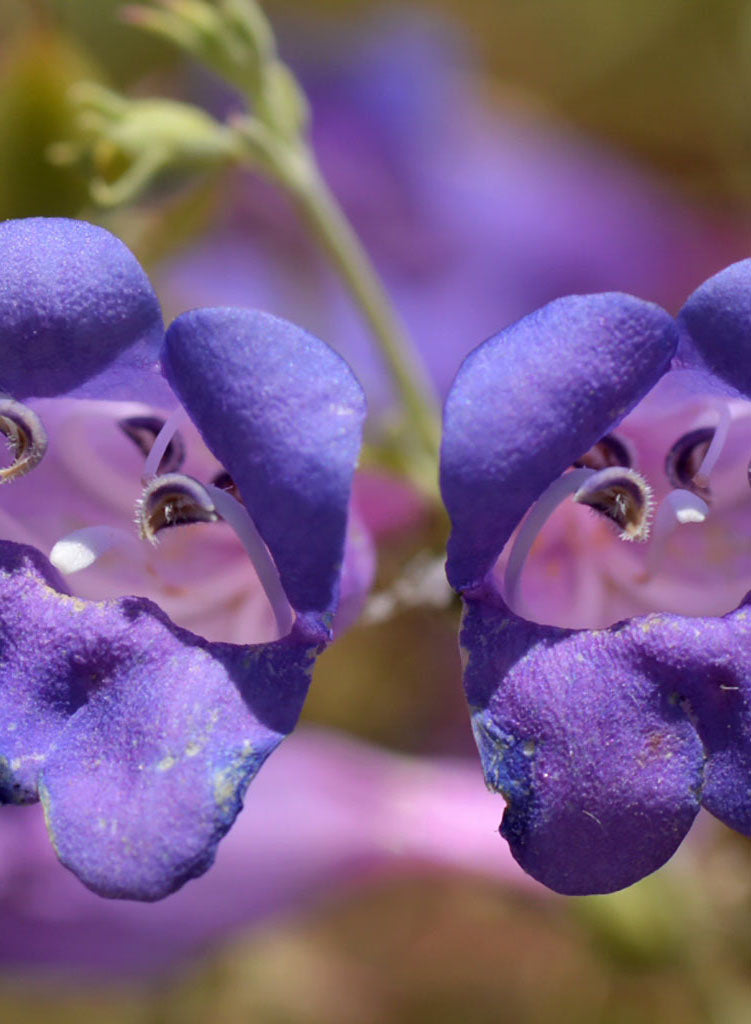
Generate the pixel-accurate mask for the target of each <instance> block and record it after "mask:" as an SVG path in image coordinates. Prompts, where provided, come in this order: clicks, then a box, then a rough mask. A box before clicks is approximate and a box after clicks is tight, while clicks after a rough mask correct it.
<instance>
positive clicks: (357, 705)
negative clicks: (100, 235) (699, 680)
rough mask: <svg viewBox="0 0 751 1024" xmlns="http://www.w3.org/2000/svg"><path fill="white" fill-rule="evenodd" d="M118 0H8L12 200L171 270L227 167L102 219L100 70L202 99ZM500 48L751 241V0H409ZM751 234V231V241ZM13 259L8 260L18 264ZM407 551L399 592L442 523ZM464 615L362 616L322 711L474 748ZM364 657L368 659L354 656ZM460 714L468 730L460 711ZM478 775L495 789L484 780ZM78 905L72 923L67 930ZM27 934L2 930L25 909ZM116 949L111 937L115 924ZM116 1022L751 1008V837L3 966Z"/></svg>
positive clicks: (10, 210) (370, 730) (539, 91)
mask: <svg viewBox="0 0 751 1024" xmlns="http://www.w3.org/2000/svg"><path fill="white" fill-rule="evenodd" d="M118 6H119V5H118V4H117V3H116V2H115V0H48V2H44V0H4V3H3V6H2V10H1V11H0V46H1V47H2V49H1V51H0V154H2V159H1V160H0V217H1V218H6V217H19V216H29V215H39V214H45V215H84V216H87V217H90V218H91V219H98V220H100V221H102V222H104V223H107V224H110V225H112V226H114V227H115V228H116V229H117V230H119V231H120V233H122V234H123V235H124V236H125V237H126V238H127V240H128V241H129V242H130V243H131V244H133V245H134V247H135V248H136V251H137V252H138V254H139V255H140V256H141V257H142V258H143V259H144V260H145V261H146V262H147V264H149V265H150V266H154V265H158V263H159V260H160V259H161V258H163V257H164V256H165V255H166V254H168V253H171V252H174V251H175V250H180V249H181V248H183V247H185V246H186V245H188V244H189V243H190V241H191V239H193V238H195V237H198V236H200V234H201V233H202V232H205V231H207V230H209V229H210V227H211V219H212V216H213V211H214V209H215V207H216V204H217V203H218V201H219V197H218V195H217V190H221V183H220V182H215V181H212V180H208V181H202V182H200V183H199V184H198V185H196V186H190V187H188V190H187V192H179V193H178V194H177V198H174V197H172V196H167V197H165V200H164V203H163V205H161V206H160V205H158V204H157V207H156V209H158V211H159V214H158V216H154V212H153V211H154V207H152V209H151V215H150V216H149V217H147V218H144V216H143V215H142V214H141V213H139V212H138V211H125V212H120V213H116V214H107V215H103V214H102V213H101V212H100V211H97V210H96V209H95V208H94V207H93V206H92V205H91V203H90V202H89V200H88V198H87V192H86V186H85V182H84V181H83V179H82V178H81V176H80V174H79V173H78V172H77V170H76V169H74V168H61V167H55V166H53V165H52V164H51V163H50V162H49V161H48V159H47V155H46V154H47V149H48V146H49V145H50V144H51V143H54V142H57V141H59V140H61V139H65V138H68V137H70V136H71V134H72V133H74V125H73V119H72V112H71V109H70V107H69V105H68V101H67V98H66V93H67V90H68V88H69V87H70V85H72V84H73V83H75V82H76V81H79V80H80V79H81V78H89V79H95V80H99V81H101V82H103V83H105V84H107V85H109V86H114V87H117V88H120V89H123V90H126V91H131V92H134V93H137V94H139V95H148V94H149V93H151V92H167V93H171V94H173V95H179V94H180V88H181V83H183V82H184V75H185V68H184V63H183V62H182V58H181V57H180V56H179V55H178V54H176V53H175V52H174V51H173V50H172V49H170V48H169V47H168V46H166V45H162V44H161V43H159V42H157V41H154V40H152V39H150V38H148V37H146V36H144V35H143V34H141V33H139V32H138V31H136V30H135V29H133V28H131V27H128V26H125V25H123V24H122V23H121V22H119V21H118V19H117V9H118ZM264 6H265V9H266V10H267V12H268V13H269V15H270V17H271V19H272V21H273V22H274V24H275V26H276V27H277V28H278V30H279V34H280V38H281V40H282V49H283V48H284V40H285V39H287V38H289V39H290V40H293V39H294V38H295V37H296V34H297V35H299V34H300V33H303V34H304V32H305V26H306V25H309V24H310V22H311V20H313V21H316V22H317V23H318V24H319V27H320V25H321V24H324V25H330V26H331V35H332V37H334V36H336V37H337V38H338V37H339V34H340V33H341V32H342V29H343V28H347V29H348V30H349V29H351V31H352V32H353V33H358V32H359V33H367V32H368V31H369V29H370V26H371V24H372V17H373V14H374V12H376V13H379V14H382V13H383V12H384V10H385V9H386V5H384V3H383V2H382V0H373V2H366V0H315V2H312V0H305V2H302V0H298V2H295V0H275V2H268V3H267V4H265V5H264ZM411 9H414V11H415V12H420V13H421V14H422V15H423V16H424V17H425V18H427V20H428V22H430V21H434V22H440V23H441V24H443V25H447V26H448V31H449V33H453V34H455V35H456V36H457V37H459V38H463V39H465V40H466V44H465V45H466V46H467V48H468V52H470V53H473V54H475V57H474V58H473V60H472V61H471V62H470V64H469V66H468V67H465V70H464V73H466V74H469V75H471V76H472V77H473V78H474V79H476V82H475V84H476V87H477V88H478V89H479V91H480V93H481V95H482V96H483V97H484V98H485V100H486V102H487V103H488V104H489V105H490V106H491V107H494V106H495V107H498V108H500V107H501V106H503V107H504V108H507V107H508V106H509V105H511V106H512V107H517V108H522V109H528V110H533V111H535V112H536V114H538V115H539V116H541V117H543V118H549V119H551V122H552V123H555V124H566V125H569V126H571V127H573V128H574V129H576V130H578V131H580V132H582V133H583V134H584V135H585V136H587V137H589V138H592V139H594V140H597V141H599V142H602V143H603V144H606V145H607V146H609V147H612V151H613V153H614V154H615V155H616V157H617V158H619V159H624V160H629V161H633V162H636V163H637V164H638V165H639V166H640V167H641V168H642V169H643V171H644V172H645V173H646V174H648V175H652V176H654V178H655V180H656V181H657V182H659V183H660V185H661V186H664V187H667V189H668V190H669V191H670V193H672V194H673V195H674V196H675V197H676V198H677V199H679V200H680V201H682V202H685V203H686V204H688V205H689V206H690V208H691V209H692V210H694V211H697V212H699V213H700V214H701V215H702V216H707V217H711V218H716V219H717V223H720V224H732V225H733V228H734V230H735V231H736V240H737V237H738V235H737V232H739V231H740V232H744V231H745V229H746V225H747V224H748V223H749V213H750V212H751V3H749V2H745V0H713V2H711V3H707V2H704V0H660V2H659V3H654V2H653V0H524V2H519V0H430V2H428V0H424V2H422V3H417V2H416V0H413V2H411V3H407V2H405V0H402V2H401V3H399V4H398V5H396V6H395V7H393V11H394V12H396V13H397V14H399V16H402V17H403V16H404V15H405V12H406V13H408V12H409V11H410V10H411ZM748 237H749V239H750V240H751V234H749V235H748ZM0 272H1V271H0ZM427 529H429V525H428V526H426V524H425V522H421V523H419V524H418V525H417V526H416V527H414V529H413V532H410V530H402V531H401V532H399V533H398V534H397V535H395V536H391V537H386V538H385V539H384V541H383V544H382V550H381V565H380V570H379V585H381V586H386V585H388V583H389V581H390V580H393V578H394V577H395V575H396V574H397V572H398V567H399V566H400V565H403V564H404V561H405V560H406V559H407V558H409V557H410V555H411V554H414V552H415V550H417V549H418V548H419V546H420V543H421V542H422V539H424V536H425V532H426V530H427ZM455 625H456V617H455V614H454V612H453V610H450V611H435V610H425V609H418V610H414V611H410V612H407V613H405V614H403V615H400V616H397V617H396V618H394V619H392V620H390V621H389V622H387V623H384V624H383V625H379V626H376V627H369V628H366V627H359V628H355V629H354V630H352V631H351V632H350V633H349V634H348V635H347V636H345V637H344V638H343V639H342V640H341V641H340V643H339V644H338V645H336V646H335V647H334V648H333V649H332V650H331V651H330V653H329V654H327V656H326V658H324V660H323V663H322V665H321V669H320V671H319V673H318V676H317V683H316V687H315V689H314V692H313V694H312V695H311V701H310V705H309V707H308V709H307V711H306V714H307V716H308V717H309V718H310V719H313V720H316V721H318V722H322V723H326V724H329V725H335V726H339V727H342V728H346V729H348V730H349V731H351V732H354V733H356V734H358V735H361V736H364V737H366V738H368V739H371V740H376V741H378V742H380V743H382V744H384V745H387V746H390V747H394V748H397V749H409V748H410V747H412V748H414V747H415V743H414V740H413V737H414V735H415V731H416V730H418V729H419V732H420V735H421V736H422V738H423V739H422V742H421V744H417V747H418V748H420V747H422V749H428V750H430V749H441V748H442V742H440V741H439V740H438V739H437V737H444V736H450V735H452V730H454V729H455V728H456V729H458V730H459V732H460V738H459V739H458V740H457V741H456V742H457V744H458V746H459V747H460V748H461V749H469V747H468V743H469V741H468V736H467V735H465V732H466V729H465V726H464V724H463V723H464V719H463V706H462V697H461V693H460V689H459V685H458V669H457V661H456V655H455ZM354 665H358V666H359V668H358V669H357V670H354V669H353V666H354ZM457 722H461V723H462V724H461V726H460V727H459V726H456V727H455V724H454V723H457ZM478 785H481V781H480V777H479V771H478ZM54 926H55V925H54V921H50V923H49V927H50V928H54ZM0 927H2V922H0ZM103 941H106V936H104V937H103ZM104 1019H106V1020H108V1021H110V1022H111V1024H120V1022H123V1024H126V1022H127V1024H131V1022H133V1024H136V1022H137V1024H173V1022H174V1024H178V1022H186V1024H194V1022H195V1024H198V1022H204V1021H206V1022H208V1021H211V1022H216V1024H234V1022H241V1021H258V1022H264V1024H265V1022H269V1024H286V1022H290V1024H293V1022H294V1024H298V1022H300V1024H340V1022H341V1024H350V1022H351V1024H380V1022H386V1021H388V1022H392V1021H393V1022H405V1024H406V1022H412V1021H416V1022H438V1024H443V1022H453V1021H457V1022H458V1021H462V1022H465V1021H466V1022H472V1024H474V1022H478V1024H479V1022H486V1021H487V1022H491V1021H530V1022H545V1021H551V1022H552V1021H556V1022H558V1024H565V1022H572V1024H574V1022H586V1024H588V1022H601V1024H628V1022H637V1021H638V1022H641V1021H645V1020H659V1021H665V1022H668V1024H669V1022H673V1021H675V1022H678V1021H680V1022H687V1024H692V1022H716V1024H733V1022H736V1021H737V1022H739V1024H740V1022H743V1021H748V1020H751V848H750V844H749V843H748V842H747V841H746V840H744V839H742V838H741V837H739V836H736V835H732V834H730V833H729V832H726V831H724V830H719V829H715V828H714V827H713V826H712V825H710V824H706V825H705V827H704V828H703V829H701V830H700V835H699V838H698V839H696V840H695V841H694V843H693V844H692V845H691V847H690V849H689V850H687V851H684V852H682V853H681V854H680V855H679V857H678V858H677V859H676V862H675V863H674V864H672V865H671V866H670V867H669V868H668V869H666V870H664V871H662V872H660V873H659V874H658V875H657V876H656V877H654V878H651V879H647V880H646V881H645V882H643V883H641V884H640V885H638V886H635V887H634V888H633V889H632V890H629V891H628V892H626V893H623V894H618V895H616V896H612V897H598V898H590V899H575V900H563V899H558V898H553V897H551V898H550V899H549V900H546V899H544V898H540V897H538V896H530V895H526V894H524V893H519V892H512V891H509V890H506V889H504V888H503V887H502V886H501V885H494V884H492V883H490V882H488V881H486V880H479V879H477V878H472V877H464V876H461V875H458V874H451V873H448V872H444V873H441V872H438V871H435V870H433V871H430V872H421V873H419V874H418V873H415V872H413V873H411V874H405V875H404V877H397V878H394V879H392V880H383V879H381V880H380V881H378V882H377V883H374V884H372V885H367V884H364V885H363V886H362V887H359V888H355V889H354V890H353V889H349V890H348V891H346V892H341V893H335V894H334V895H333V896H331V897H330V898H326V897H325V894H322V895H321V896H320V898H319V899H318V900H317V901H316V904H315V905H314V906H313V907H307V908H305V909H303V910H301V911H300V912H299V913H298V914H287V915H286V916H285V917H284V918H283V919H281V920H275V921H270V922H267V923H263V924H262V925H260V926H258V927H256V928H255V929H253V930H252V931H250V932H249V933H248V935H247V936H246V937H243V938H242V939H240V940H236V939H232V940H228V942H227V944H226V947H222V948H217V949H216V950H214V951H212V953H211V955H210V956H208V957H206V958H205V959H203V960H201V961H199V962H195V963H191V964H189V965H186V966H185V967H183V968H181V969H179V970H178V971H176V972H174V973H171V974H170V975H169V976H168V977H163V978H158V979H149V980H148V981H144V982H138V981H135V982H133V983H132V984H128V985H125V984H123V983H108V982H106V981H103V980H102V979H96V980H94V979H93V980H92V981H91V983H87V984H84V983H82V982H81V981H80V979H79V980H76V981H75V982H72V981H71V980H70V979H66V978H65V977H60V976H58V975H56V974H55V973H54V972H49V971H45V972H40V971H39V970H36V969H35V967H34V964H33V963H30V964H29V965H28V967H26V968H23V969H19V968H17V967H16V968H13V969H12V970H11V969H10V968H5V969H3V968H2V965H0V1020H2V1021H8V1022H26V1021H29V1022H35V1021H39V1022H42V1021H45V1022H46V1021H50V1020H54V1021H59V1022H68V1021H70V1022H74V1021H76V1022H80V1021H89V1020H92V1021H98V1020H104Z"/></svg>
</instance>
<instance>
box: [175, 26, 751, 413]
mask: <svg viewBox="0 0 751 1024" xmlns="http://www.w3.org/2000/svg"><path fill="white" fill-rule="evenodd" d="M300 36H302V37H303V38H300V39H298V38H297V37H296V36H295V35H293V34H292V33H290V38H289V39H288V40H287V41H286V42H285V51H286V52H287V53H288V54H289V57H290V60H291V63H292V64H293V66H294V67H295V69H296V71H297V72H298V73H299V74H300V76H301V78H302V80H303V82H304V83H305V86H306V90H307V91H308V93H309V96H310V99H311V103H312V109H313V138H314V143H315V147H316V152H317V154H318V157H319V159H320V162H321V165H322V167H323V170H324V172H325V175H326V177H327V179H328V181H329V182H330V184H331V185H332V188H333V190H334V192H335V194H336V195H337V197H338V198H339V199H340V201H341V202H342V205H343V206H344V208H345V210H346V211H347V213H348V215H349V216H350V218H351V220H352V222H353V224H354V225H355V227H356V228H357V230H358V232H359V234H360V236H361V237H362V239H363V241H364V243H365V245H366V248H367V249H368V251H369V252H370V253H371V255H372V256H373V258H374V260H375V263H376V265H377V266H378V268H379V270H380V272H381V274H382V275H383V277H384V280H385V282H386V284H387V286H388V289H389V291H390V294H391V295H392V297H393V299H394V304H395V306H396V308H397V309H399V311H400V313H401V314H402V316H403V317H404V319H405V321H406V323H407V325H408V327H409V328H410V330H411V333H412V335H413V337H414V339H415V341H416V344H417V346H418V348H419V349H420V352H421V354H422V356H423V359H424V361H425V363H426V366H427V367H428V369H429V371H430V373H431V374H432V376H433V378H434V380H435V382H436V385H437V387H438V389H439V391H440V392H441V393H442V394H445V392H446V391H447V389H448V385H449V384H450V382H451V380H452V379H453V376H454V374H455V372H456V367H457V365H458V363H459V362H460V360H461V358H462V357H463V356H464V355H465V354H466V352H467V351H468V350H469V348H470V347H472V345H473V344H475V343H476V341H477V340H478V339H480V338H484V337H488V336H489V335H490V334H491V333H492V332H493V331H495V330H497V329H498V325H499V324H507V323H511V322H512V321H514V320H516V319H518V318H519V317H520V316H522V315H523V314H524V313H525V312H526V311H528V310H529V309H533V308H536V307H537V306H539V305H541V304H543V303H545V302H548V301H550V300H551V299H553V298H556V297H558V296H560V295H565V294H568V293H572V292H578V291H604V290H608V289H612V288H623V289H624V290H628V291H632V292H634V293H636V294H641V295H645V296H646V297H647V298H650V299H652V300H654V301H658V302H661V303H663V304H667V305H671V304H672V303H678V302H679V301H681V299H682V297H683V296H685V295H686V293H687V292H688V291H689V290H690V289H691V288H692V287H694V285H695V283H696V282H697V281H699V280H702V278H703V277H705V276H707V274H708V273H709V272H710V270H711V268H713V267H716V266H717V265H718V264H720V263H725V262H727V261H728V260H730V259H733V258H739V257H740V256H741V255H742V254H743V253H744V252H745V238H742V237H741V233H740V232H739V231H737V230H735V231H732V232H731V231H729V230H727V229H725V228H723V227H719V226H718V225H716V224H714V223H710V222H709V220H707V219H702V218H701V217H700V216H697V215H694V214H693V213H691V212H690V211H689V210H688V209H687V208H685V207H684V206H682V205H681V204H680V203H679V202H678V201H676V200H675V199H674V198H673V197H671V196H670V195H669V194H668V193H667V191H666V190H663V189H661V188H660V187H659V185H657V184H655V183H654V182H653V181H651V180H649V179H648V178H647V177H646V176H645V175H643V174H642V173H640V172H639V171H638V170H637V169H635V168H634V167H632V166H630V165H629V164H628V163H627V162H626V161H625V160H624V159H622V158H619V157H618V156H617V155H614V154H613V153H612V152H610V151H609V150H607V149H606V148H604V147H602V146H599V145H597V144H595V143H593V142H591V141H587V140H585V139H583V138H581V137H580V136H577V135H575V134H573V133H571V132H568V131H566V130H565V129H564V128H562V127H560V126H557V127H556V126H554V125H552V124H551V123H550V122H549V121H546V120H544V119H542V118H536V117H534V116H533V115H532V114H531V113H529V112H525V111H524V110H523V109H522V108H521V107H520V106H519V105H517V106H516V107H515V108H513V109H512V108H510V107H509V108H508V109H507V110H506V112H503V113H501V112H497V111H492V112H491V111H490V110H488V109H487V108H486V107H484V106H483V104H482V103H481V101H480V100H479V98H478V96H477V94H476V93H475V92H473V89H472V87H471V85H470V84H469V76H468V75H467V74H462V73H461V64H462V61H461V60H460V58H459V57H458V55H457V48H456V45H455V42H454V40H453V39H451V40H450V39H449V35H448V33H445V34H441V32H439V31H435V30H434V29H431V28H430V27H429V26H427V25H426V24H425V23H424V22H419V21H418V22H413V23H407V24H406V25H405V23H404V22H403V21H402V20H399V21H397V22H395V23H388V24H387V25H385V26H384V25H377V24H376V25H372V26H369V31H368V33H367V36H366V37H358V38H357V39H353V38H351V37H349V36H344V35H343V34H337V33H336V32H335V31H331V32H328V33H327V34H326V36H323V34H322V35H318V36H317V35H316V34H315V27H314V26H312V25H311V26H310V32H309V33H308V34H307V36H306V35H305V34H304V33H300ZM327 42H328V45H327ZM467 63H468V62H467ZM161 284H162V287H160V291H163V293H164V294H165V296H166V300H167V301H168V302H172V304H173V305H174V306H175V308H181V307H182V305H184V301H185V300H184V297H185V296H191V301H193V298H192V297H194V296H195V297H196V299H197V300H198V301H201V302H209V301H210V302H216V301H221V302H225V303H228V304H237V303H240V302H246V301H248V299H249V298H250V299H251V301H252V302H253V303H254V304H260V305H262V306H263V307H264V308H268V309H270V310H272V311H273V312H275V313H277V314H279V315H282V316H286V317H289V318H290V319H293V320H295V321H296V322H299V323H302V324H304V325H305V326H307V327H308V328H309V329H311V330H313V331H314V332H315V333H317V334H319V335H320V336H321V337H325V338H327V339H328V340H330V341H331V343H332V344H333V345H334V346H335V347H336V348H337V350H339V351H341V352H342V353H343V354H344V355H345V356H346V358H347V359H348V361H349V362H350V363H351V365H352V366H353V367H354V369H355V372H356V373H357V375H358V377H359V378H360V380H361V381H363V382H364V386H365V388H366V392H367V394H368V399H369V403H370V405H371V408H375V409H376V410H380V409H382V408H383V407H384V405H386V404H389V403H390V402H391V396H390V392H389V386H388V383H387V382H386V380H385V377H384V374H383V370H382V367H381V365H380V362H379V360H378V356H377V354H376V353H374V351H373V347H372V344H371V342H370V339H369V337H368V335H367V332H366V330H365V329H364V328H363V326H362V323H361V321H360V316H359V313H358V312H357V311H356V310H355V309H354V308H353V306H352V304H351V303H350V301H349V299H348V298H347V296H346V295H345V294H344V292H343V290H342V288H341V286H340V284H339V282H338V281H337V279H336V278H335V277H334V275H333V274H332V273H331V271H330V269H329V268H328V267H327V265H326V264H325V261H324V260H323V258H322V257H321V256H320V253H318V252H317V250H316V246H315V244H314V243H311V242H310V240H309V239H307V237H306V234H305V229H304V228H303V227H301V226H300V225H299V224H298V223H297V221H296V219H295V218H294V216H293V214H292V211H291V210H290V209H289V207H288V205H287V204H285V202H284V200H283V199H280V198H279V196H278V195H277V194H276V193H275V191H274V189H273V188H272V187H270V186H268V185H266V184H264V183H263V182H260V181H258V180H256V179H251V180H250V181H249V180H248V179H247V178H241V177H238V179H236V188H235V190H234V191H231V193H230V200H229V203H228V212H227V216H226V219H225V223H224V225H223V226H218V227H216V228H215V229H213V230H212V232H211V235H210V236H208V237H207V238H206V240H205V241H204V242H203V243H201V244H199V245H196V246H191V249H190V251H189V252H188V253H186V254H185V255H184V256H181V257H180V258H179V259H178V260H176V261H175V262H174V263H173V264H172V265H171V266H170V267H168V268H166V270H163V271H162V277H161Z"/></svg>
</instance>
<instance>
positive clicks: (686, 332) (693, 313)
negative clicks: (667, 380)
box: [676, 259, 751, 397]
mask: <svg viewBox="0 0 751 1024" xmlns="http://www.w3.org/2000/svg"><path fill="white" fill-rule="evenodd" d="M677 320H678V324H679V326H680V328H681V339H680V343H679V345H678V352H677V357H676V366H677V367H678V368H686V369H694V370H700V371H703V374H704V377H706V376H707V375H708V376H709V378H714V382H713V383H714V386H716V382H717V379H718V378H719V380H720V381H721V382H722V384H723V385H724V390H725V391H727V392H729V393H731V394H735V395H738V394H740V395H744V396H746V397H751V259H748V260H741V261H740V262H739V263H733V264H731V265H730V266H729V267H726V268H725V269H724V270H721V271H720V272H719V273H718V274H715V275H714V276H713V277H710V278H709V279H708V280H707V281H705V282H704V283H703V284H702V285H700V286H699V287H698V288H697V289H696V291H695V292H693V293H692V294H691V295H690V296H689V297H688V299H687V300H686V302H685V304H684V306H683V308H682V309H681V311H680V312H679V314H678V317H677ZM704 377H703V379H704Z"/></svg>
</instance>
